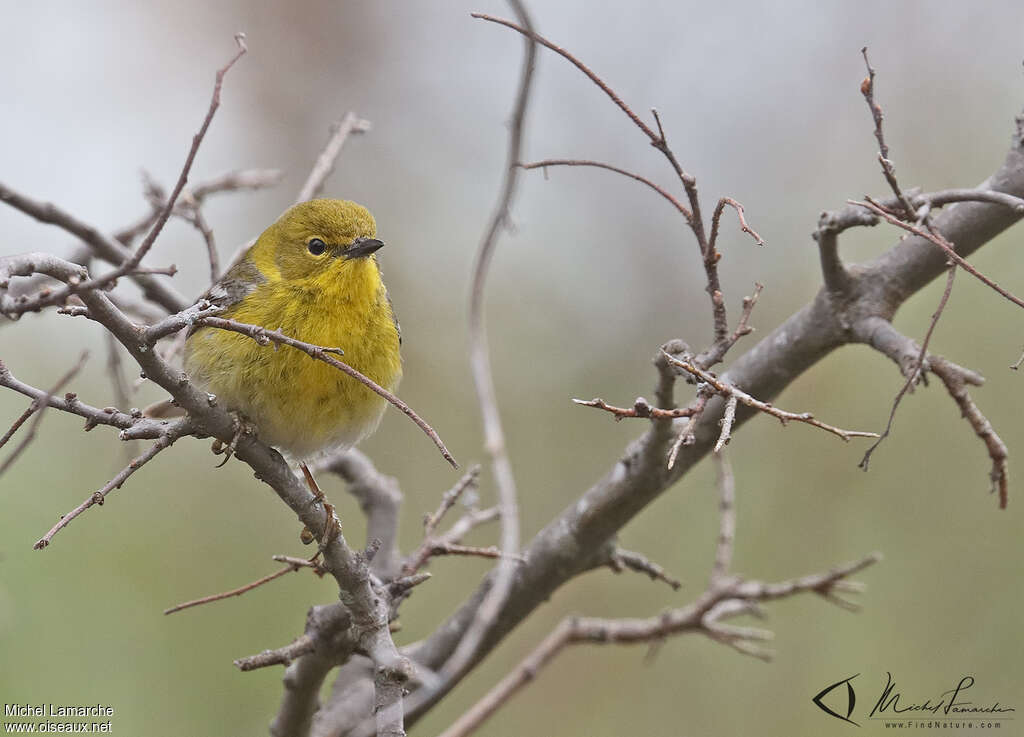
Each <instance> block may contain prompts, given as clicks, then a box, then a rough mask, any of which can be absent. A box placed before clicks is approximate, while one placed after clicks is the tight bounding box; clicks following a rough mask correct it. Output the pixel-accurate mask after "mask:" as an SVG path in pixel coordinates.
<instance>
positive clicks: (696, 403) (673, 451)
mask: <svg viewBox="0 0 1024 737" xmlns="http://www.w3.org/2000/svg"><path fill="white" fill-rule="evenodd" d="M665 355H666V356H668V354H667V353H666V354H665ZM670 365H671V364H670ZM713 396H715V393H714V392H713V391H711V390H710V389H709V388H706V387H702V388H699V389H698V390H697V397H696V399H694V400H693V404H691V405H690V407H691V409H692V410H693V413H692V414H691V415H690V419H689V421H688V422H687V423H686V425H685V426H684V427H683V431H682V432H681V433H679V435H677V436H676V439H675V441H674V442H673V443H672V447H671V448H670V449H669V452H668V467H669V469H671V468H672V467H673V466H675V465H676V458H677V457H678V456H679V451H680V450H681V449H682V447H683V446H684V445H693V444H694V443H695V442H697V436H696V435H695V434H694V430H695V429H696V427H697V423H698V422H699V421H700V418H701V416H702V415H703V414H704V410H705V409H706V408H707V406H708V401H709V400H710V399H711V397H713Z"/></svg>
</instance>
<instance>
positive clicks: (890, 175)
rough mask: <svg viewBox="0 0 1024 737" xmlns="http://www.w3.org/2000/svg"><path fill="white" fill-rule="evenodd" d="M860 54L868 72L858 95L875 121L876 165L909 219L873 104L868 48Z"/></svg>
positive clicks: (879, 114) (877, 108)
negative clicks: (862, 98)
mask: <svg viewBox="0 0 1024 737" xmlns="http://www.w3.org/2000/svg"><path fill="white" fill-rule="evenodd" d="M860 53H861V55H862V56H863V57H864V66H866V67H867V70H868V76H867V77H865V78H864V81H863V82H861V84H860V93H861V94H862V95H864V100H865V101H866V102H867V104H868V108H869V109H870V110H871V117H872V119H873V120H874V121H875V138H876V139H877V140H878V163H879V164H881V165H882V174H883V175H884V176H885V181H886V182H888V183H889V188H890V189H892V192H893V194H894V195H896V199H897V200H898V201H899V204H900V208H901V209H902V210H903V213H904V217H905V218H907V219H911V218H913V216H914V208H913V206H912V205H911V204H910V201H909V200H908V199H907V196H906V195H905V194H904V193H903V189H902V188H901V187H900V185H899V182H897V181H896V170H895V169H894V168H893V165H892V162H891V161H890V160H889V147H888V146H887V145H886V143H885V135H884V134H883V133H882V118H883V117H884V116H883V114H882V106H881V105H879V104H878V103H877V102H875V70H874V68H872V66H871V62H870V61H868V47H867V46H865V47H863V48H862V49H861V50H860Z"/></svg>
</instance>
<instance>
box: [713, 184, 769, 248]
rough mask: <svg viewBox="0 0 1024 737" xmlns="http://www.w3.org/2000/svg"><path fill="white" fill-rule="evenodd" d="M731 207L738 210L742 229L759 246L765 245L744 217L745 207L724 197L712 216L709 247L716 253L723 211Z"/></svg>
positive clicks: (737, 215)
mask: <svg viewBox="0 0 1024 737" xmlns="http://www.w3.org/2000/svg"><path fill="white" fill-rule="evenodd" d="M726 205H729V206H730V207H732V208H733V209H734V210H736V217H737V218H738V219H739V221H740V229H741V230H742V231H743V232H744V233H746V234H747V235H749V236H750V237H751V238H753V239H754V242H755V243H757V245H759V246H763V245H765V242H764V240H762V238H761V236H759V235H758V234H757V231H755V230H754V229H753V228H751V227H750V226H749V225H747V219H746V218H745V217H743V205H741V204H740V203H739V202H737V201H736V200H734V199H733V198H732V197H723V198H722V199H720V200H719V201H718V204H717V205H715V211H714V212H713V213H712V214H711V236H710V237H709V238H708V247H709V248H710V249H711V250H712V251H714V250H715V243H716V242H717V240H718V226H719V222H720V221H721V219H722V211H723V210H725V206H726Z"/></svg>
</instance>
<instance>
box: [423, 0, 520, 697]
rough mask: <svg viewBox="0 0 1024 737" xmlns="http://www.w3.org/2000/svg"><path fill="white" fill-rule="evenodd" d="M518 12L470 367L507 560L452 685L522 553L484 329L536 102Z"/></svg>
mask: <svg viewBox="0 0 1024 737" xmlns="http://www.w3.org/2000/svg"><path fill="white" fill-rule="evenodd" d="M509 4H510V5H511V6H512V9H513V11H514V12H515V14H516V16H517V17H518V19H519V21H520V23H522V27H523V29H524V31H525V32H526V33H527V37H526V41H525V46H524V52H523V63H522V70H521V72H520V77H519V89H518V92H517V93H516V102H515V106H514V107H513V111H512V118H511V122H510V124H509V135H508V150H507V154H506V159H505V176H504V180H503V182H502V185H501V190H500V192H499V194H498V199H497V202H496V203H495V206H494V211H493V212H492V213H491V217H490V221H489V223H488V225H487V228H486V230H485V231H484V234H483V237H482V239H481V241H480V246H479V248H478V249H477V255H476V264H475V266H474V269H473V281H472V286H471V287H470V300H469V362H470V369H471V371H472V375H473V386H474V387H475V389H476V395H477V401H478V403H479V405H480V412H481V416H482V418H483V429H484V445H485V448H486V450H487V453H488V455H489V456H490V459H491V471H492V473H493V475H494V480H495V485H496V487H497V492H498V507H499V509H500V510H501V558H500V559H499V561H498V564H497V566H496V569H495V574H494V576H493V583H492V586H491V587H490V590H489V591H488V592H487V594H486V595H485V596H484V599H483V601H482V602H481V603H480V606H479V607H478V608H477V610H476V613H475V615H474V617H473V621H472V622H471V623H470V625H469V626H468V627H467V628H466V630H465V632H464V633H463V635H462V638H461V639H460V641H459V644H458V646H457V647H456V648H455V651H454V652H453V653H452V655H451V657H449V658H448V659H447V661H446V662H445V664H444V666H443V667H442V668H441V679H442V680H451V679H456V678H459V677H461V676H462V674H463V673H464V672H465V671H466V669H467V668H469V667H470V665H471V663H472V662H473V661H474V659H475V658H476V656H477V651H478V649H479V648H480V645H481V643H482V642H483V640H484V638H485V637H486V636H487V633H488V632H489V631H490V630H491V627H493V625H494V622H495V621H496V620H497V618H498V615H499V614H500V613H501V609H502V607H503V606H504V605H505V600H506V598H507V597H508V593H509V590H510V589H511V586H512V577H513V574H514V572H515V559H514V556H516V555H518V553H519V511H518V505H517V502H516V496H517V493H516V482H515V478H514V476H513V475H512V464H511V462H510V460H509V457H508V449H507V448H506V445H505V433H504V431H503V430H502V427H501V414H500V412H499V410H498V399H497V396H496V391H495V388H494V376H493V374H492V372H491V361H490V356H489V353H488V349H487V335H486V331H485V327H484V287H485V284H486V280H487V272H488V269H489V267H490V264H491V259H492V258H493V256H494V251H495V249H496V247H497V245H498V236H499V234H500V233H501V231H502V229H503V228H504V227H505V225H506V224H507V223H508V221H509V217H510V211H511V207H512V199H513V197H514V195H515V191H516V184H517V182H518V179H519V168H518V167H517V166H516V164H517V163H518V162H519V161H520V160H521V159H522V156H521V151H522V145H523V127H524V121H525V118H526V109H527V105H528V103H529V100H530V90H531V85H532V81H533V69H534V61H535V59H536V56H537V44H536V42H535V39H534V34H533V26H532V23H531V21H530V17H529V14H528V13H527V11H526V8H525V6H524V5H523V4H522V2H520V0H509Z"/></svg>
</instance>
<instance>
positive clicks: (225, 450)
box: [210, 412, 256, 468]
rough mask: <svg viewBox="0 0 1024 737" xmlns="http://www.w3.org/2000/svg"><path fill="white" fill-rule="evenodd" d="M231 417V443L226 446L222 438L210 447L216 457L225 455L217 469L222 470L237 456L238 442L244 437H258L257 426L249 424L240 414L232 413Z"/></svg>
mask: <svg viewBox="0 0 1024 737" xmlns="http://www.w3.org/2000/svg"><path fill="white" fill-rule="evenodd" d="M229 414H230V415H231V430H232V436H231V442H230V443H228V444H227V446H225V445H224V442H223V441H222V440H221V439H220V438H215V439H214V441H213V445H211V446H210V451H211V452H212V453H213V454H214V455H221V454H223V455H224V460H223V461H221V462H220V463H218V464H217V468H221V467H222V466H223V465H224V464H225V463H227V462H228V461H230V460H231V456H233V455H234V454H235V450H236V449H237V448H238V441H239V440H240V439H241V438H242V436H243V435H252V436H254V437H255V435H256V426H255V425H254V424H252V423H251V422H249V421H248V420H247V419H245V417H244V416H243V415H242V414H241V413H240V412H230V413H229Z"/></svg>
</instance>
